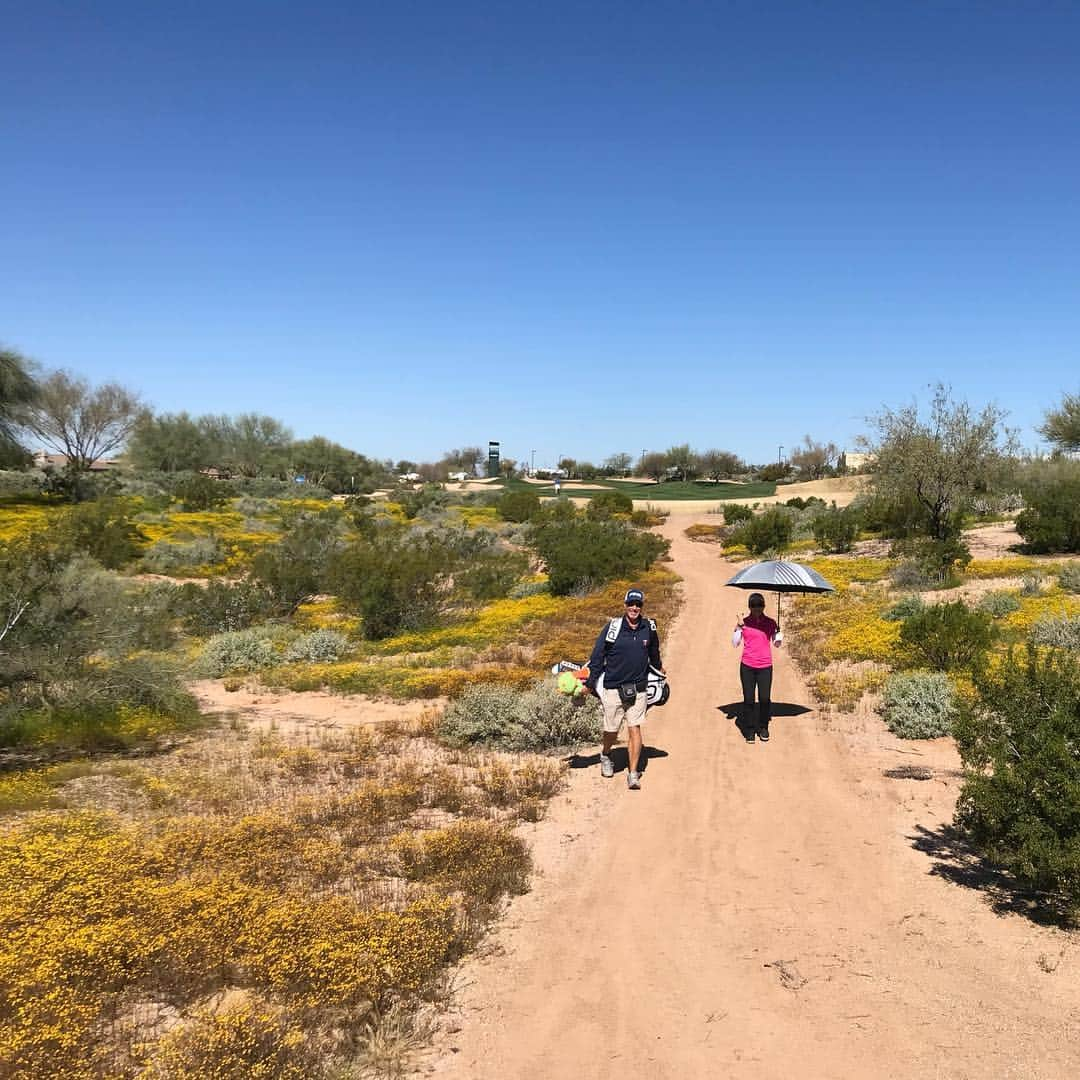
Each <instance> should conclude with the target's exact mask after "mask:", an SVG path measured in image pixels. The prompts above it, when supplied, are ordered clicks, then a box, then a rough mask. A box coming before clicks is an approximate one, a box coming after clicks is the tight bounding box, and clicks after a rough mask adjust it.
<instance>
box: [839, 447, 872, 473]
mask: <svg viewBox="0 0 1080 1080" xmlns="http://www.w3.org/2000/svg"><path fill="white" fill-rule="evenodd" d="M841 457H842V458H843V462H844V467H845V468H846V469H847V471H848V472H862V471H863V470H865V469H866V468H867V467H868V466H870V465H872V464H873V463H874V461H875V460H877V459H876V455H874V454H869V453H865V452H862V451H858V450H845V451H844V453H843V454H842V455H841Z"/></svg>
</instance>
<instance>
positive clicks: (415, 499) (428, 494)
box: [387, 484, 453, 520]
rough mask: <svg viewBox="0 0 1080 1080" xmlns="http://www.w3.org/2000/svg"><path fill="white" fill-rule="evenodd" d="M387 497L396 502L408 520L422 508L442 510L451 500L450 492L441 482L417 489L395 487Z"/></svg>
mask: <svg viewBox="0 0 1080 1080" xmlns="http://www.w3.org/2000/svg"><path fill="white" fill-rule="evenodd" d="M387 499H388V500H389V501H390V502H394V503H397V504H398V506H400V507H401V512H402V513H403V514H404V515H405V516H406V517H407V518H409V519H410V520H412V518H414V517H416V516H417V515H418V514H419V513H420V512H421V511H422V510H431V509H438V510H442V509H445V508H446V507H448V506H449V505H450V503H451V502H452V501H453V497H452V496H451V494H450V493H449V492H448V491H447V490H446V489H445V488H444V487H443V486H442V485H441V484H424V485H423V487H421V488H419V489H417V490H414V489H413V488H411V487H408V486H404V487H396V488H394V490H393V491H391V492H390V494H389V495H388V496H387Z"/></svg>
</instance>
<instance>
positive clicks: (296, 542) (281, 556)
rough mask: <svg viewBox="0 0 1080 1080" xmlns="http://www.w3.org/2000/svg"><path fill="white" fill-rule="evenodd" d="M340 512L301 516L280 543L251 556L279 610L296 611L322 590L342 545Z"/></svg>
mask: <svg viewBox="0 0 1080 1080" xmlns="http://www.w3.org/2000/svg"><path fill="white" fill-rule="evenodd" d="M339 526H340V521H339V519H338V516H337V515H336V514H319V515H317V516H313V517H301V518H299V519H298V520H297V521H296V522H295V524H293V525H292V527H291V528H290V529H289V530H288V532H286V533H285V534H284V535H283V536H282V538H281V539H280V540H279V541H278V542H277V543H276V544H267V545H266V546H265V547H263V548H261V549H260V550H259V551H258V553H257V554H256V555H255V557H254V558H253V559H252V560H251V576H252V578H253V579H254V580H255V581H256V582H258V583H259V584H260V585H261V586H262V587H263V588H264V589H265V590H266V592H267V593H268V594H269V595H270V597H271V599H272V600H273V602H274V607H275V609H276V611H277V613H278V614H282V615H287V614H291V613H292V612H294V611H295V610H296V609H297V608H298V607H299V606H300V605H301V604H303V603H305V602H306V601H308V600H310V599H311V598H312V597H313V596H316V595H317V594H318V593H319V592H321V591H322V588H323V583H324V581H325V579H326V575H327V572H328V568H329V565H330V562H331V560H332V559H333V557H334V555H335V554H336V552H337V551H338V549H339V548H340V547H341V543H342V541H341V536H340V531H339Z"/></svg>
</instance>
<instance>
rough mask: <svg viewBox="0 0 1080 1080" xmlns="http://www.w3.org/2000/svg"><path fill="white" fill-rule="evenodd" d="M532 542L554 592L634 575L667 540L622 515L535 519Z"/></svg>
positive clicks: (659, 552)
mask: <svg viewBox="0 0 1080 1080" xmlns="http://www.w3.org/2000/svg"><path fill="white" fill-rule="evenodd" d="M530 542H531V543H532V545H533V546H534V547H535V549H536V552H537V554H538V555H539V556H540V558H541V559H543V561H544V563H545V564H546V566H547V571H548V582H549V585H550V589H551V592H552V594H553V595H555V596H567V595H569V594H571V593H573V592H575V591H577V590H582V589H589V588H595V587H596V586H597V585H600V584H602V583H604V582H605V581H611V580H613V579H614V578H630V577H633V576H635V575H636V574H638V573H639V572H640V571H642V570H647V569H648V568H649V567H650V566H651V565H652V564H653V563H654V562H655V561H656V560H657V559H658V558H659V557H660V556H661V555H662V554H664V553H665V552H666V551H667V550H668V547H669V546H670V545H669V544H668V541H666V540H664V539H663V538H661V537H659V536H656V535H654V534H653V533H648V532H642V531H640V530H638V529H635V528H634V527H633V526H631V525H628V524H626V523H624V522H621V521H587V520H586V521H583V520H580V519H577V518H569V519H566V520H548V521H543V522H541V523H540V524H534V526H533V527H532V530H531V532H530Z"/></svg>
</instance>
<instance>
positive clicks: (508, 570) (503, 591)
mask: <svg viewBox="0 0 1080 1080" xmlns="http://www.w3.org/2000/svg"><path fill="white" fill-rule="evenodd" d="M528 569H529V559H528V556H526V555H524V554H523V553H522V552H520V551H509V550H500V549H498V548H492V549H491V550H489V551H486V552H484V553H483V554H481V555H479V556H477V557H475V558H473V559H471V560H469V561H468V562H466V563H465V565H464V568H463V569H461V570H459V571H458V573H456V574H455V575H454V584H455V586H456V587H457V588H458V589H460V590H461V592H462V593H464V594H465V595H466V596H467V597H469V598H470V599H471V600H476V601H479V602H485V601H488V600H500V599H502V597H504V596H509V595H510V592H511V590H512V589H513V588H514V586H515V585H516V584H517V583H518V582H519V581H520V580H521V578H522V576H523V575H524V574H525V573H526V571H527V570H528Z"/></svg>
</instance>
